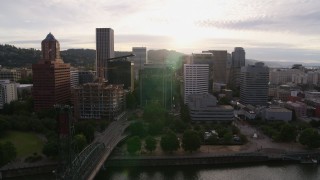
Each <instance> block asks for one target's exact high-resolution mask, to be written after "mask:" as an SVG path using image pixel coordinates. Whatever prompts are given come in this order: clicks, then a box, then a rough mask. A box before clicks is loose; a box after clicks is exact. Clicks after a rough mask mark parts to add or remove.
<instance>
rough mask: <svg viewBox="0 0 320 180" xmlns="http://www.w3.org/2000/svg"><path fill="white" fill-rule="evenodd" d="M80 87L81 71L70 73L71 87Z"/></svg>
mask: <svg viewBox="0 0 320 180" xmlns="http://www.w3.org/2000/svg"><path fill="white" fill-rule="evenodd" d="M78 85H79V71H78V70H73V71H70V87H71V88H74V87H76V86H78Z"/></svg>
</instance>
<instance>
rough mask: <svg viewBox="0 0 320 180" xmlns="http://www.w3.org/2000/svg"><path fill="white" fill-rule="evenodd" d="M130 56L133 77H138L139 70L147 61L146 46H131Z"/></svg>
mask: <svg viewBox="0 0 320 180" xmlns="http://www.w3.org/2000/svg"><path fill="white" fill-rule="evenodd" d="M132 54H134V56H133V57H132V58H131V59H132V62H133V63H134V71H135V79H136V80H137V79H139V71H140V70H141V69H143V67H144V64H146V63H147V48H146V47H133V48H132Z"/></svg>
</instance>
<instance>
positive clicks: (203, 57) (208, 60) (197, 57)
mask: <svg viewBox="0 0 320 180" xmlns="http://www.w3.org/2000/svg"><path fill="white" fill-rule="evenodd" d="M191 63H192V64H208V65H209V69H208V70H209V80H208V88H209V92H212V91H213V74H214V73H213V72H214V70H213V68H214V56H213V54H212V53H192V57H191Z"/></svg>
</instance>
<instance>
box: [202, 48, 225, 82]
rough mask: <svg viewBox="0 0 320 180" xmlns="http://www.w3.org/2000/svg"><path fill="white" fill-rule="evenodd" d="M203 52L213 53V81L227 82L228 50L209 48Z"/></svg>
mask: <svg viewBox="0 0 320 180" xmlns="http://www.w3.org/2000/svg"><path fill="white" fill-rule="evenodd" d="M203 53H212V54H213V83H222V84H225V83H227V61H228V52H227V51H226V50H209V51H203Z"/></svg>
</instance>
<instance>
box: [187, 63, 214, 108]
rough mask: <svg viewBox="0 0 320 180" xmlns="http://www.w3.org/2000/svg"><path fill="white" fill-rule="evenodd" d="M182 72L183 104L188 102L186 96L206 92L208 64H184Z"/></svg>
mask: <svg viewBox="0 0 320 180" xmlns="http://www.w3.org/2000/svg"><path fill="white" fill-rule="evenodd" d="M183 72H184V73H183V76H184V103H185V104H187V103H188V96H189V95H190V94H203V93H208V89H209V87H208V81H209V65H208V64H185V65H184V71H183Z"/></svg>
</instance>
